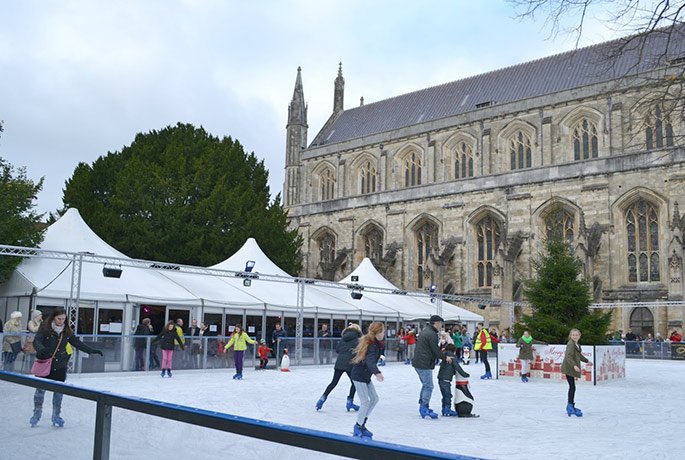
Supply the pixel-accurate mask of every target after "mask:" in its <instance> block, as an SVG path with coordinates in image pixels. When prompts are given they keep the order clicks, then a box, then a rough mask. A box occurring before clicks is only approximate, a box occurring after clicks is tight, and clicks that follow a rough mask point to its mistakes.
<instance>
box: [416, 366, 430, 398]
mask: <svg viewBox="0 0 685 460" xmlns="http://www.w3.org/2000/svg"><path fill="white" fill-rule="evenodd" d="M414 369H415V370H416V373H417V374H419V380H421V393H420V395H419V404H420V405H424V406H429V405H430V402H431V395H432V394H433V369H417V368H414Z"/></svg>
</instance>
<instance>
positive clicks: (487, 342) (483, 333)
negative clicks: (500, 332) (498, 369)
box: [473, 323, 492, 379]
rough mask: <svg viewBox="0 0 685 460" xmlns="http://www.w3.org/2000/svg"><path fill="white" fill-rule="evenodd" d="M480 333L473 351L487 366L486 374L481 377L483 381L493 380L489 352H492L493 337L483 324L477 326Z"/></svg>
mask: <svg viewBox="0 0 685 460" xmlns="http://www.w3.org/2000/svg"><path fill="white" fill-rule="evenodd" d="M476 328H477V329H478V333H477V334H476V343H474V344H473V349H474V350H476V353H477V354H478V356H480V359H481V361H483V364H485V374H483V375H481V376H480V378H481V379H491V378H492V373H491V372H490V363H489V362H488V350H492V336H491V335H490V333H489V332H488V330H487V329H486V328H485V327H484V325H483V323H478V325H477V326H476Z"/></svg>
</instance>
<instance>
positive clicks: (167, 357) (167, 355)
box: [162, 350, 174, 369]
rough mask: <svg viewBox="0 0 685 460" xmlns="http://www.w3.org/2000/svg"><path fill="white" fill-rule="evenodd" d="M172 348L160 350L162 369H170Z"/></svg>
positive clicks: (172, 354)
mask: <svg viewBox="0 0 685 460" xmlns="http://www.w3.org/2000/svg"><path fill="white" fill-rule="evenodd" d="M173 356H174V350H162V369H171V358H172V357H173Z"/></svg>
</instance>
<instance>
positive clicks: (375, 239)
mask: <svg viewBox="0 0 685 460" xmlns="http://www.w3.org/2000/svg"><path fill="white" fill-rule="evenodd" d="M362 239H363V241H364V256H365V257H368V258H369V259H371V262H373V264H374V265H377V264H378V262H380V260H381V257H382V256H383V234H382V233H381V231H380V230H378V228H376V227H374V226H372V227H371V229H370V230H368V231H367V232H366V233H364V236H363V237H362Z"/></svg>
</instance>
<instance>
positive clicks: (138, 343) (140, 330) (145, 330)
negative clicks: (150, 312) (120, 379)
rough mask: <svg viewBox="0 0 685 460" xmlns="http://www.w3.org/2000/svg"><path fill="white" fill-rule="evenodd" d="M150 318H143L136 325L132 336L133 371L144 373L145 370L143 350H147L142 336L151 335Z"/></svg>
mask: <svg viewBox="0 0 685 460" xmlns="http://www.w3.org/2000/svg"><path fill="white" fill-rule="evenodd" d="M149 324H150V318H144V319H143V321H142V322H141V323H140V324H139V325H138V327H137V328H136V330H135V332H133V335H135V336H136V338H135V339H133V349H134V350H135V352H136V355H135V361H134V363H135V366H134V368H133V370H134V371H144V370H145V348H147V339H146V338H145V337H143V336H145V335H151V334H152V333H151V332H150V326H149Z"/></svg>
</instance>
